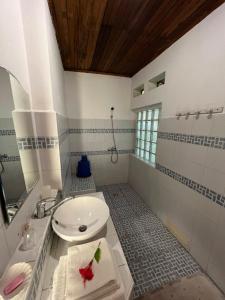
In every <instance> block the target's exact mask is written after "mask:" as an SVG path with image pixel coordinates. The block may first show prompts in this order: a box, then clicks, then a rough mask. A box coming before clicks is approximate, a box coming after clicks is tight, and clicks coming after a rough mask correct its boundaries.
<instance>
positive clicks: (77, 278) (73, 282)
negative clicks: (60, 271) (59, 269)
mask: <svg viewBox="0 0 225 300" xmlns="http://www.w3.org/2000/svg"><path fill="white" fill-rule="evenodd" d="M100 241H101V245H100V248H101V259H100V262H99V263H97V262H96V261H94V262H93V265H92V268H93V272H94V278H93V279H92V280H91V281H87V282H86V287H85V288H84V284H83V279H82V277H81V275H80V273H79V268H83V267H86V266H87V265H88V263H89V262H90V261H91V259H92V258H93V256H94V253H95V250H96V249H97V247H98V244H99V242H100ZM66 281H67V283H66V291H65V295H66V300H78V299H79V300H84V299H85V300H94V299H101V298H102V297H103V296H107V295H108V294H111V293H113V292H115V291H116V290H118V289H119V288H120V282H119V281H118V280H117V274H116V271H115V267H114V262H113V258H112V255H111V251H110V249H109V247H108V244H107V241H106V240H105V239H104V238H103V239H100V240H97V241H94V242H91V243H87V244H83V245H78V246H73V247H70V248H69V249H68V261H67V272H66Z"/></svg>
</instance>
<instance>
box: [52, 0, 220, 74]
mask: <svg viewBox="0 0 225 300" xmlns="http://www.w3.org/2000/svg"><path fill="white" fill-rule="evenodd" d="M48 2H49V7H50V11H51V15H52V18H53V23H54V26H55V29H56V36H57V40H58V44H59V48H60V52H61V57H62V61H63V66H64V69H65V70H70V71H84V72H96V73H107V74H115V75H122V76H129V77H130V76H133V75H134V74H135V73H136V72H138V71H139V70H140V69H141V68H143V67H144V66H145V65H146V64H148V63H149V62H151V61H152V60H153V59H154V58H156V57H157V56H158V55H159V54H160V53H162V52H163V51H164V50H165V49H166V48H168V47H169V46H170V45H171V44H173V43H174V42H175V41H176V40H177V39H179V38H180V37H181V36H182V35H184V34H185V33H186V32H187V31H188V30H190V29H191V28H192V27H193V26H195V25H196V24H197V23H199V22H200V21H201V20H202V19H203V18H205V17H206V16H207V15H208V14H210V13H211V12H212V11H213V10H214V9H215V8H217V7H218V6H219V5H221V4H222V3H223V2H225V0H48Z"/></svg>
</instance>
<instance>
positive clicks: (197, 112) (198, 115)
mask: <svg viewBox="0 0 225 300" xmlns="http://www.w3.org/2000/svg"><path fill="white" fill-rule="evenodd" d="M199 117H200V111H196V116H195V119H196V120H198V119H199Z"/></svg>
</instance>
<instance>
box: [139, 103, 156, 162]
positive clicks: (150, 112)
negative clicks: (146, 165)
mask: <svg viewBox="0 0 225 300" xmlns="http://www.w3.org/2000/svg"><path fill="white" fill-rule="evenodd" d="M159 116H160V107H154V108H149V109H145V110H141V111H139V112H138V113H137V125H136V147H135V153H136V155H137V156H138V157H140V158H141V159H143V160H145V161H148V162H150V163H151V164H153V165H155V161H156V147H157V136H158V125H159Z"/></svg>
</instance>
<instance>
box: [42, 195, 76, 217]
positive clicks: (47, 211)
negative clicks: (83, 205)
mask: <svg viewBox="0 0 225 300" xmlns="http://www.w3.org/2000/svg"><path fill="white" fill-rule="evenodd" d="M70 199H73V197H69V198H66V199H64V200H62V201H60V202H57V203H55V204H53V205H52V206H51V207H49V208H47V209H46V208H45V206H46V204H47V203H50V202H55V201H56V199H55V198H53V197H47V198H44V199H41V200H40V201H38V202H37V204H36V209H37V212H36V215H37V218H38V219H42V218H44V217H46V216H49V215H51V214H52V213H53V212H54V211H55V210H56V209H57V208H58V207H59V206H60V205H62V204H63V203H65V202H67V201H68V200H70Z"/></svg>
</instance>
